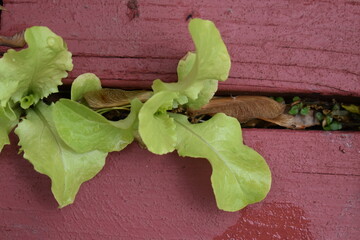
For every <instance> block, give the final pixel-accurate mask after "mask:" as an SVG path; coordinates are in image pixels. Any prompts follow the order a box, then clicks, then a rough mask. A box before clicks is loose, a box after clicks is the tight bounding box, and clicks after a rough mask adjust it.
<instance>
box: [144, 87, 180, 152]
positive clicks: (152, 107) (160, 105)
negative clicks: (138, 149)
mask: <svg viewBox="0 0 360 240" xmlns="http://www.w3.org/2000/svg"><path fill="white" fill-rule="evenodd" d="M177 97H178V94H177V93H176V92H168V91H163V92H159V93H157V94H155V95H153V96H152V97H151V98H150V99H149V100H148V101H146V103H145V104H144V105H143V107H142V108H141V110H140V113H139V134H140V136H141V139H142V141H143V143H144V144H145V145H146V147H147V148H148V150H149V151H150V152H153V153H155V154H165V153H168V152H172V151H174V147H175V144H176V137H175V124H174V121H173V119H172V118H170V117H169V115H168V113H167V112H166V111H167V110H169V109H172V107H173V100H174V99H175V98H177Z"/></svg>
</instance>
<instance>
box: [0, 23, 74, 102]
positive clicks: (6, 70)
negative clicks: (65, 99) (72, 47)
mask: <svg viewBox="0 0 360 240" xmlns="http://www.w3.org/2000/svg"><path fill="white" fill-rule="evenodd" d="M25 41H26V42H27V44H28V46H29V47H28V48H26V49H24V50H21V51H18V52H16V51H15V50H13V49H10V50H8V51H7V53H5V54H4V56H3V57H2V58H1V59H0V102H1V105H2V106H3V107H4V106H6V104H7V103H8V101H9V100H13V102H20V101H21V99H23V97H26V96H29V95H32V101H33V103H37V102H38V101H39V99H41V98H43V97H46V96H48V95H49V94H50V93H53V92H57V91H58V89H57V86H58V85H61V84H62V83H61V79H62V78H65V77H67V75H68V73H67V71H71V70H72V68H73V64H72V60H71V53H70V52H69V51H67V47H66V45H65V43H64V41H63V39H62V38H61V37H59V36H57V35H56V34H55V33H53V32H51V31H50V30H49V29H48V28H46V27H32V28H29V29H27V30H26V31H25ZM25 106H27V105H26V104H25Z"/></svg>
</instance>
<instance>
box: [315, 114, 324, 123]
mask: <svg viewBox="0 0 360 240" xmlns="http://www.w3.org/2000/svg"><path fill="white" fill-rule="evenodd" d="M315 117H316V119H317V120H319V121H322V120H323V119H324V115H323V114H322V113H321V112H316V113H315Z"/></svg>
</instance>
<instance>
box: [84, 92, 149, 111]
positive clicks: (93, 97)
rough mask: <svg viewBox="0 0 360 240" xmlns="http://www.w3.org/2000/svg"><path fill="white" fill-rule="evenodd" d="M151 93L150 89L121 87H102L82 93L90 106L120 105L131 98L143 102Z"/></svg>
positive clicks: (108, 106) (96, 107) (128, 101)
mask: <svg viewBox="0 0 360 240" xmlns="http://www.w3.org/2000/svg"><path fill="white" fill-rule="evenodd" d="M151 95H152V92H150V91H125V90H121V89H111V88H103V89H100V90H96V91H90V92H87V93H85V94H84V98H85V100H86V102H87V103H88V105H89V106H90V107H91V108H95V109H99V108H110V107H120V106H124V105H127V104H130V102H131V100H133V99H135V98H138V99H139V100H140V101H142V102H145V101H146V100H148V99H149V98H150V97H151Z"/></svg>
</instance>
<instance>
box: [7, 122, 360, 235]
mask: <svg viewBox="0 0 360 240" xmlns="http://www.w3.org/2000/svg"><path fill="white" fill-rule="evenodd" d="M244 139H245V143H246V144H247V145H249V146H250V147H253V148H254V149H255V150H257V151H258V152H259V153H260V154H262V155H263V156H264V157H265V159H266V160H267V162H268V164H269V166H270V168H271V171H272V175H273V183H272V189H271V191H270V193H269V195H268V197H267V198H266V199H265V200H264V201H263V202H261V203H257V204H254V205H251V206H248V207H247V208H245V209H244V210H241V211H239V212H235V213H227V212H223V211H220V210H217V208H216V203H215V199H214V196H213V193H212V189H211V184H210V175H211V167H210V164H209V163H208V162H207V160H205V159H193V158H182V157H179V156H177V154H176V153H172V154H167V155H162V156H158V155H153V154H151V153H149V152H148V151H147V150H144V149H141V148H140V147H139V146H137V144H132V145H131V146H129V147H128V148H126V149H125V150H123V151H122V152H119V153H111V154H110V155H109V157H108V159H107V162H106V165H105V167H104V169H103V170H102V171H101V172H100V173H99V174H98V175H97V176H96V177H95V178H94V179H93V180H91V181H89V182H86V183H84V184H83V185H82V187H81V189H80V191H79V194H78V196H77V199H76V201H75V203H74V204H73V205H71V206H68V207H65V208H64V209H61V210H59V209H57V204H56V201H55V200H54V198H53V197H52V195H51V191H50V180H49V179H48V178H47V177H46V176H44V175H41V174H38V173H36V172H35V171H34V169H33V167H32V166H31V164H30V163H28V162H27V161H26V160H24V159H23V158H22V157H21V156H20V155H17V152H18V150H19V149H18V147H16V142H17V139H16V138H13V139H12V143H13V144H12V145H11V146H7V147H6V148H5V149H4V151H3V152H2V153H1V154H0V159H1V161H0V171H1V174H0V192H1V194H0V232H2V237H0V239H217V240H218V239H357V237H358V234H359V222H360V186H359V177H360V174H359V173H360V161H359V159H360V133H345V132H319V131H314V132H305V131H303V132H301V131H291V130H266V131H264V130H256V129H252V130H244Z"/></svg>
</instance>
